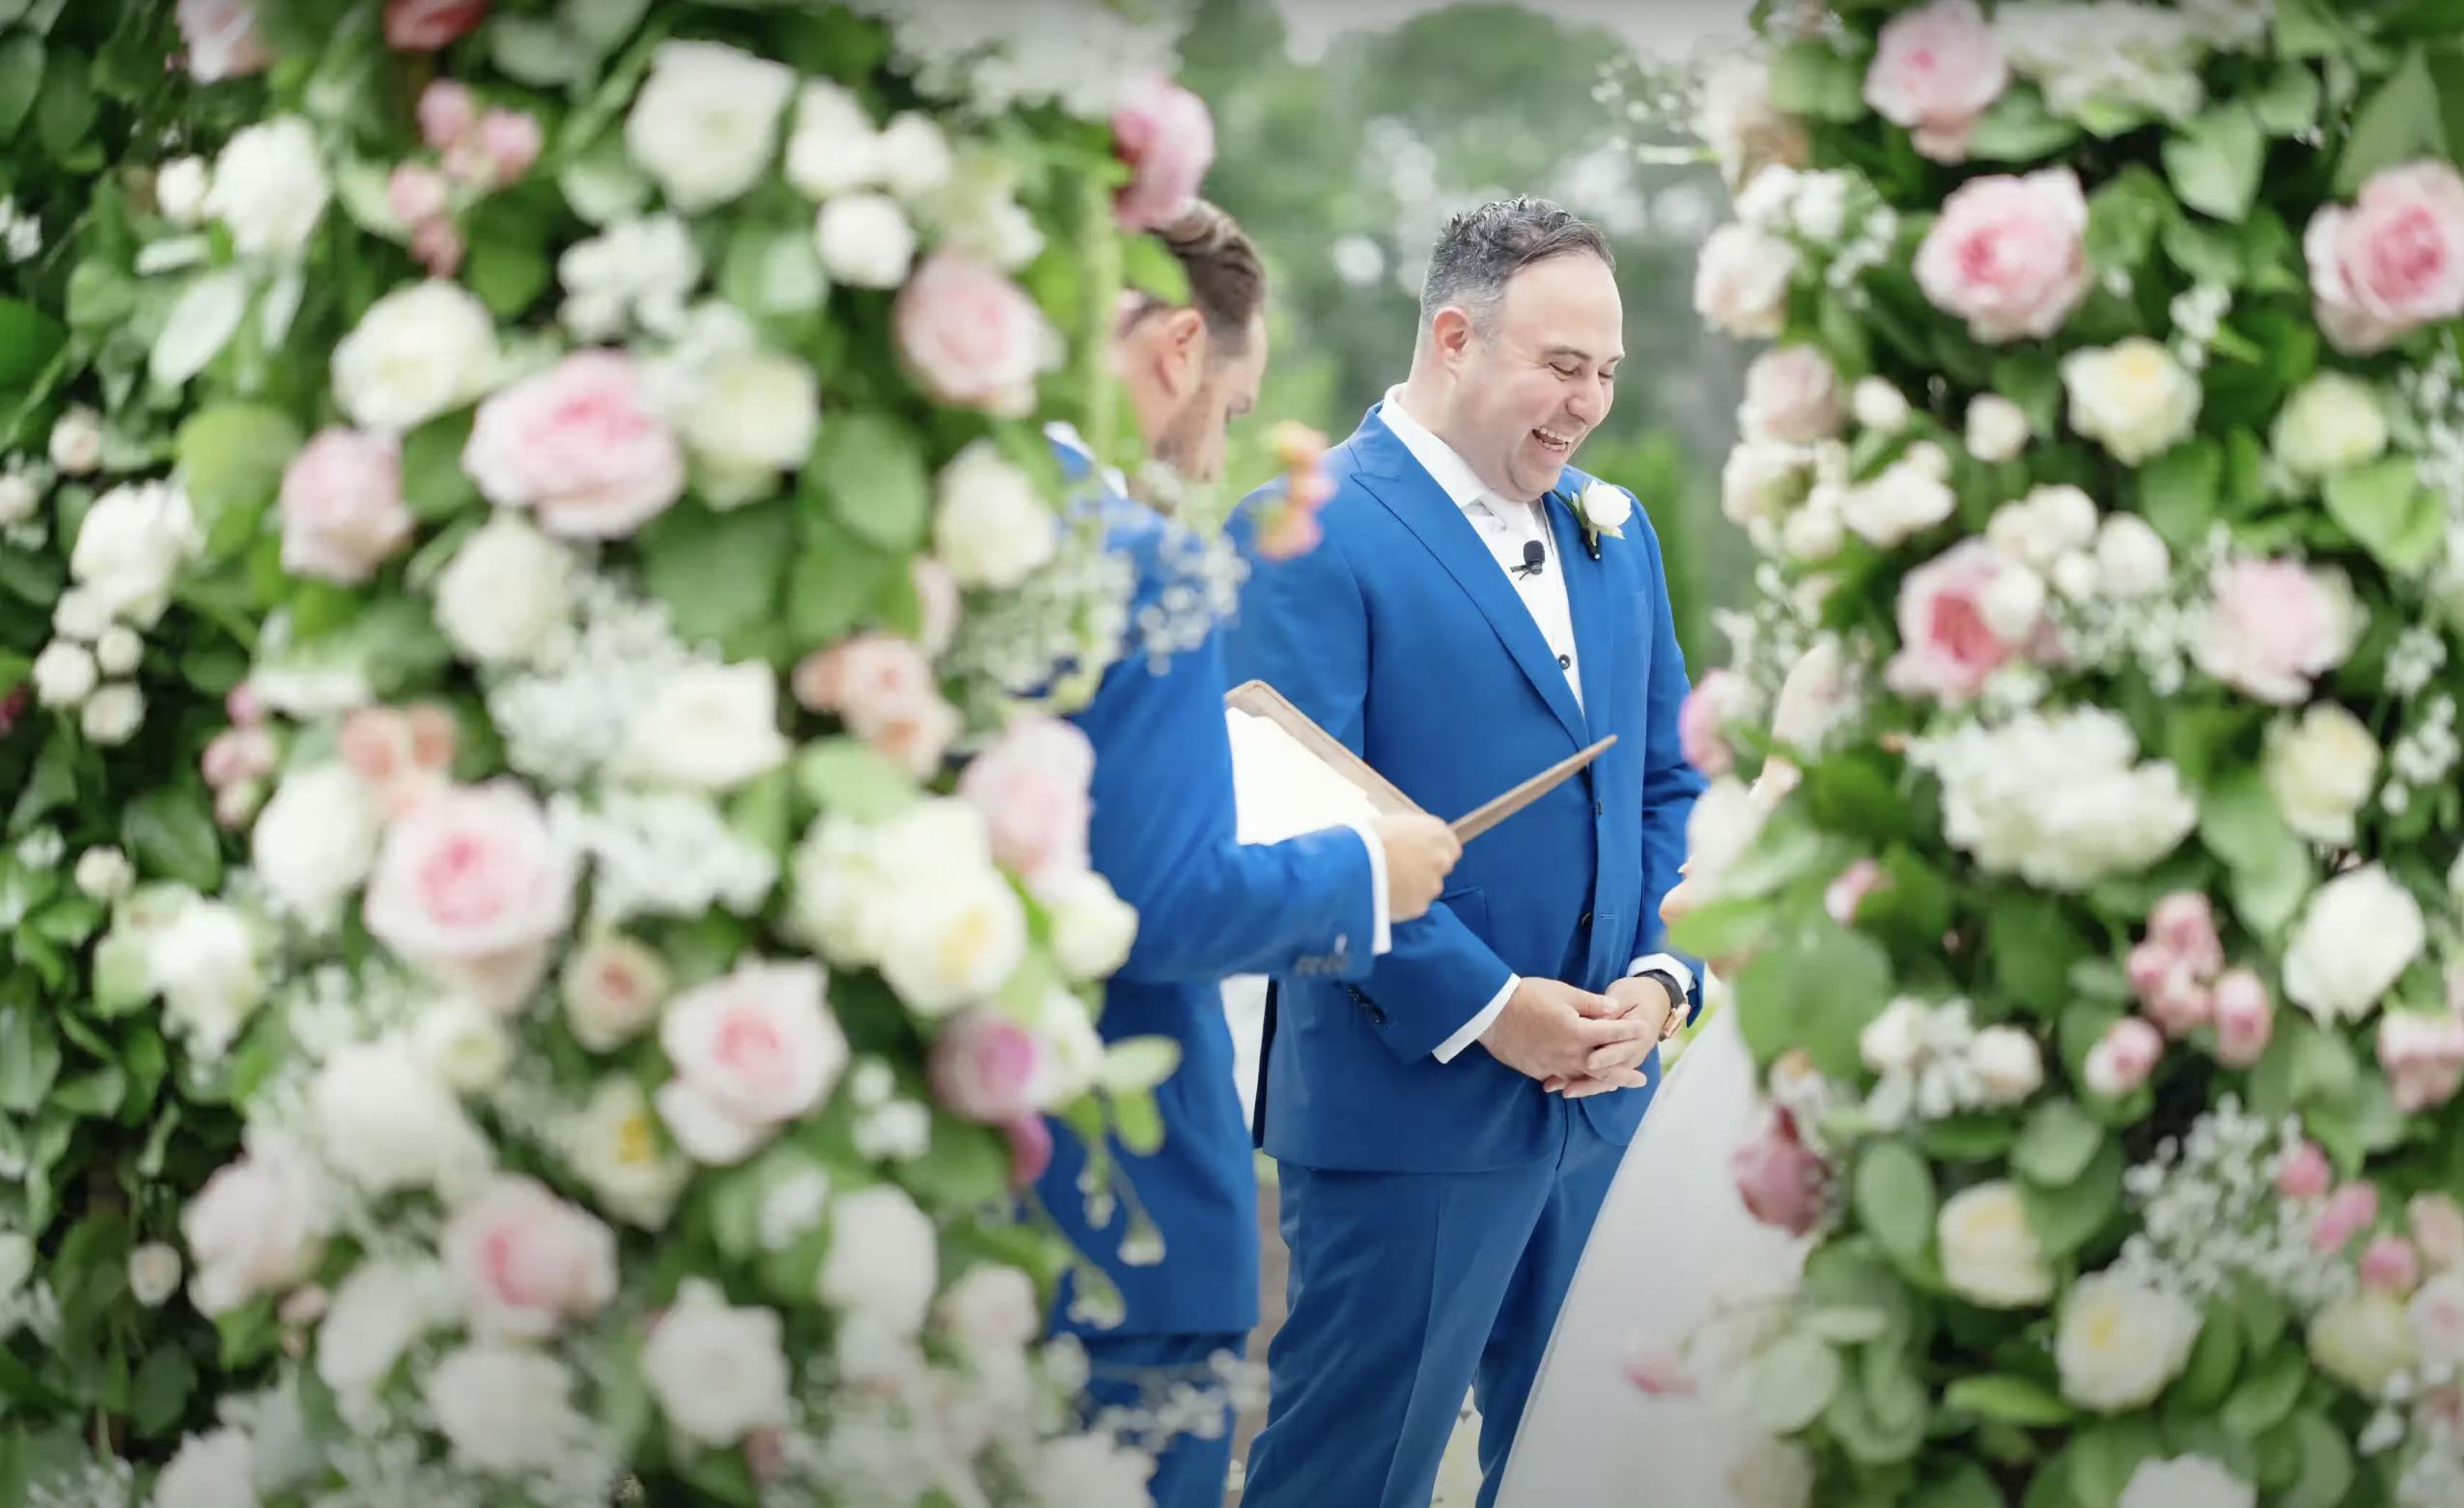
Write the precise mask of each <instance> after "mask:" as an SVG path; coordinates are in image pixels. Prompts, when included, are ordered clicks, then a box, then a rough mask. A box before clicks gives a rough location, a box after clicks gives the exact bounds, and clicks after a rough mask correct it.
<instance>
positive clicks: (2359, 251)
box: [2302, 160, 2464, 356]
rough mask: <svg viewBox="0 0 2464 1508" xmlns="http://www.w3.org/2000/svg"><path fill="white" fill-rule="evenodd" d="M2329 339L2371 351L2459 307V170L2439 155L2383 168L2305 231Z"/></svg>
mask: <svg viewBox="0 0 2464 1508" xmlns="http://www.w3.org/2000/svg"><path fill="white" fill-rule="evenodd" d="M2302 255H2303V257H2304V258H2305V259H2306V260H2307V261H2308V262H2309V263H2310V298H2311V302H2312V305H2313V307H2314V308H2315V310H2316V312H2317V315H2318V324H2319V328H2320V330H2321V331H2322V332H2324V333H2325V334H2326V336H2327V341H2328V344H2329V345H2331V346H2334V347H2335V348H2336V349H2338V350H2340V351H2343V352H2344V353H2346V354H2347V355H2356V356H2359V355H2367V354H2369V353H2370V352H2372V351H2375V350H2378V349H2382V348H2384V347H2386V346H2388V345H2389V344H2391V343H2393V342H2394V341H2395V340H2397V339H2398V338H2400V337H2402V336H2403V335H2405V334H2407V333H2409V332H2410V331H2413V330H2415V329H2418V328H2420V327H2421V326H2422V325H2424V324H2433V323H2436V322H2437V321H2441V320H2452V319H2454V318H2455V317H2456V316H2457V315H2459V314H2464V177H2459V176H2458V175H2457V173H2456V171H2455V169H2454V168H2452V167H2450V165H2448V164H2447V163H2445V162H2441V161H2436V160H2425V161H2421V162H2409V163H2406V164H2404V165H2402V166H2400V167H2393V168H2386V169H2383V170H2381V171H2380V172H2378V173H2375V174H2373V175H2371V177H2370V180H2369V182H2366V183H2364V184H2363V185H2362V192H2361V197H2360V198H2358V199H2357V200H2355V201H2354V203H2353V205H2352V207H2351V208H2349V209H2347V208H2346V207H2344V206H2342V205H2327V206H2325V207H2323V208H2321V209H2319V211H2318V213H2316V214H2314V215H2312V216H2311V217H2310V229H2309V230H2308V231H2307V232H2306V233H2305V234H2304V235H2303V237H2302Z"/></svg>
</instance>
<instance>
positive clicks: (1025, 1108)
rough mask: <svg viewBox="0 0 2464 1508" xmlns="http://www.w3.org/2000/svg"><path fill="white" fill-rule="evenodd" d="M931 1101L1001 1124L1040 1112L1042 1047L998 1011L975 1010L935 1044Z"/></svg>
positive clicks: (961, 1114)
mask: <svg viewBox="0 0 2464 1508" xmlns="http://www.w3.org/2000/svg"><path fill="white" fill-rule="evenodd" d="M930 1075H931V1080H932V1085H933V1098H934V1099H935V1100H936V1101H938V1102H939V1103H940V1106H941V1108H942V1109H944V1110H947V1111H949V1112H950V1113H951V1114H952V1115H955V1116H958V1117H959V1118H960V1119H962V1120H969V1121H975V1122H979V1123H981V1124H983V1125H986V1126H1000V1125H1004V1124H1006V1123H1008V1122H1010V1121H1014V1120H1018V1119H1020V1118H1021V1117H1022V1116H1028V1115H1032V1114H1034V1113H1035V1111H1036V1110H1038V1109H1040V1108H1042V1107H1041V1106H1040V1105H1038V1104H1037V1103H1035V1102H1036V1092H1037V1089H1038V1088H1039V1087H1040V1085H1041V1084H1042V1082H1043V1081H1045V1080H1046V1078H1047V1074H1046V1063H1045V1052H1044V1046H1043V1044H1042V1043H1039V1042H1037V1041H1036V1040H1035V1037H1034V1034H1033V1033H1031V1032H1029V1031H1027V1029H1026V1028H1025V1027H1023V1026H1021V1025H1020V1024H1019V1023H1018V1022H1016V1021H1014V1020H1011V1019H1009V1018H1008V1017H1006V1016H1003V1015H1002V1014H1000V1013H999V1012H998V1011H994V1010H990V1009H982V1008H979V1009H976V1010H972V1011H969V1012H967V1013H966V1015H964V1016H961V1017H960V1018H958V1019H956V1020H954V1021H952V1022H950V1023H949V1025H947V1026H945V1027H943V1028H942V1029H941V1034H940V1035H939V1036H938V1037H937V1038H935V1039H934V1041H933V1057H932V1063H931V1069H930Z"/></svg>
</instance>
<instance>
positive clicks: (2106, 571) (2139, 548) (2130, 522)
mask: <svg viewBox="0 0 2464 1508" xmlns="http://www.w3.org/2000/svg"><path fill="white" fill-rule="evenodd" d="M2096 573H2097V577H2098V579H2099V580H2100V582H2101V583H2102V584H2103V586H2104V589H2105V591H2106V592H2107V593H2108V594H2109V595H2111V596H2114V597H2129V598H2138V597H2154V596H2155V595H2156V594H2158V593H2159V592H2162V591H2164V590H2165V589H2166V588H2167V587H2168V586H2170V585H2171V584H2172V579H2173V557H2172V554H2171V552H2170V551H2169V550H2168V549H2166V547H2165V541H2164V539H2163V537H2162V536H2160V535H2158V534H2157V532H2156V531H2155V530H2154V529H2152V528H2150V527H2149V526H2148V524H2147V520H2146V519H2144V518H2142V517H2139V516H2138V515H2136V514H2113V515H2110V516H2108V517H2106V519H2105V521H2104V522H2103V523H2102V524H2100V525H2098V526H2097V530H2096Z"/></svg>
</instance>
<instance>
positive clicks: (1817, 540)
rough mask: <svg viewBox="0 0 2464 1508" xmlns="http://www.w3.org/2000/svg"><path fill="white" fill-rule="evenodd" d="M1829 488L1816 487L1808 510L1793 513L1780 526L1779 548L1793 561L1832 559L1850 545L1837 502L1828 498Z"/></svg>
mask: <svg viewBox="0 0 2464 1508" xmlns="http://www.w3.org/2000/svg"><path fill="white" fill-rule="evenodd" d="M1826 491H1827V489H1823V488H1816V489H1814V495H1813V496H1812V497H1811V498H1809V499H1807V500H1806V506H1805V507H1803V508H1800V509H1798V510H1797V511H1796V512H1795V513H1792V514H1790V515H1789V516H1788V517H1786V518H1785V519H1784V520H1782V521H1781V523H1780V525H1779V545H1780V547H1781V548H1782V549H1785V550H1786V551H1787V552H1788V556H1789V558H1790V559H1792V560H1803V561H1817V560H1829V559H1830V558H1831V557H1833V556H1834V555H1836V554H1838V553H1839V546H1841V545H1845V544H1847V543H1848V530H1847V527H1846V526H1845V525H1843V524H1842V523H1841V522H1840V521H1839V508H1838V504H1837V503H1836V501H1834V500H1833V499H1831V498H1829V497H1827V496H1826V495H1825V494H1826Z"/></svg>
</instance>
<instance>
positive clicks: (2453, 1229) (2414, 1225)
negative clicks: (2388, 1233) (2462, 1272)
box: [2404, 1194, 2464, 1271]
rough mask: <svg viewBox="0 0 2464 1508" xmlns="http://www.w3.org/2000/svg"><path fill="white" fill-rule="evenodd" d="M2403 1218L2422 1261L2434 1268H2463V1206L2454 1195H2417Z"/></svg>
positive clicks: (2406, 1208) (2444, 1269)
mask: <svg viewBox="0 0 2464 1508" xmlns="http://www.w3.org/2000/svg"><path fill="white" fill-rule="evenodd" d="M2404 1221H2405V1224H2406V1225H2407V1227H2409V1228H2410V1229H2411V1231H2412V1233H2413V1244H2414V1246H2415V1247H2416V1248H2418V1249H2419V1250H2420V1251H2421V1253H2422V1261H2424V1262H2426V1263H2428V1264H2429V1265H2430V1267H2431V1268H2432V1269H2433V1270H2434V1271H2446V1270H2448V1269H2450V1268H2456V1267H2464V1205H2459V1204H2457V1203H2456V1201H2455V1196H2454V1195H2452V1194H2415V1195H2414V1196H2413V1202H2412V1203H2410V1204H2408V1205H2406V1206H2405V1207H2404Z"/></svg>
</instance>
